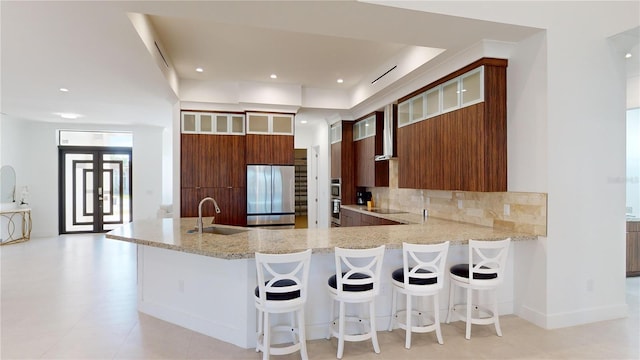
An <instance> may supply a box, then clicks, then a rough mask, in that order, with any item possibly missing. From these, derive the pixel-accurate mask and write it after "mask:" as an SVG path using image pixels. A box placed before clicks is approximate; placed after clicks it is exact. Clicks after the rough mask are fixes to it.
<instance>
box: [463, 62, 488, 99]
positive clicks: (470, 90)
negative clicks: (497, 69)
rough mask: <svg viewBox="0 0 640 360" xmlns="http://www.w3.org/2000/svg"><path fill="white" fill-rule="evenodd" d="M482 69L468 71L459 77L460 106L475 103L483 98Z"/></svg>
mask: <svg viewBox="0 0 640 360" xmlns="http://www.w3.org/2000/svg"><path fill="white" fill-rule="evenodd" d="M482 69H483V68H478V69H476V70H473V71H470V72H468V73H466V74H464V75H462V76H461V78H460V92H461V93H462V99H461V101H460V102H461V106H469V105H473V104H477V103H479V102H481V101H483V100H484V81H483V80H484V77H483V76H482Z"/></svg>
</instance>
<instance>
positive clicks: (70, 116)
mask: <svg viewBox="0 0 640 360" xmlns="http://www.w3.org/2000/svg"><path fill="white" fill-rule="evenodd" d="M53 114H54V115H58V116H60V117H61V118H63V119H77V118H81V117H82V115H80V114H74V113H53Z"/></svg>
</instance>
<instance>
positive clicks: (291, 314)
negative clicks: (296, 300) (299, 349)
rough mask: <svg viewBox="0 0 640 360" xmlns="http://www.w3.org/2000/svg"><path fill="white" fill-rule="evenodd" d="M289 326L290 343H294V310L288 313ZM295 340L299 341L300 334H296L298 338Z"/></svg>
mask: <svg viewBox="0 0 640 360" xmlns="http://www.w3.org/2000/svg"><path fill="white" fill-rule="evenodd" d="M289 328H290V329H291V331H290V333H291V342H292V343H294V344H295V343H296V331H295V330H296V312H295V311H291V312H290V313H289ZM297 341H300V334H298V339H297Z"/></svg>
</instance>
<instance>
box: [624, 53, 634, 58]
mask: <svg viewBox="0 0 640 360" xmlns="http://www.w3.org/2000/svg"><path fill="white" fill-rule="evenodd" d="M632 56H633V55H631V53H626V54H624V58H625V59H628V58H630V57H632Z"/></svg>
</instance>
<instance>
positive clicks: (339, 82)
mask: <svg viewBox="0 0 640 360" xmlns="http://www.w3.org/2000/svg"><path fill="white" fill-rule="evenodd" d="M336 82H337V83H338V84H342V83H343V82H344V80H342V79H338V80H336Z"/></svg>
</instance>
